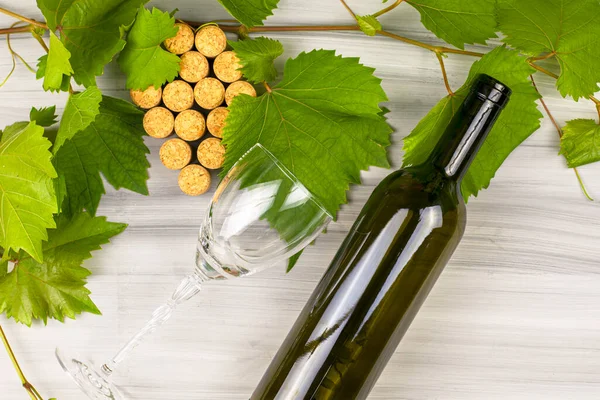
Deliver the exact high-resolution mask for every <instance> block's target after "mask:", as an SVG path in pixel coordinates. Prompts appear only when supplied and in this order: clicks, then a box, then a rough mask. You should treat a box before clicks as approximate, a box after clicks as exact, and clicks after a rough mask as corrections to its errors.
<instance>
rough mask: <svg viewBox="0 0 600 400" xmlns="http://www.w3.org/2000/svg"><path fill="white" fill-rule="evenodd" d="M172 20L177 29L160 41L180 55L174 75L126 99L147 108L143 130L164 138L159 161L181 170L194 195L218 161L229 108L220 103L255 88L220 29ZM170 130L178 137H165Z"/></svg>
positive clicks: (187, 189)
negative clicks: (172, 34)
mask: <svg viewBox="0 0 600 400" xmlns="http://www.w3.org/2000/svg"><path fill="white" fill-rule="evenodd" d="M177 26H178V28H179V31H178V33H177V35H176V36H175V37H173V38H171V39H168V40H166V41H165V42H164V46H165V48H166V49H167V50H168V51H170V52H171V53H174V54H177V55H180V57H181V64H180V65H181V68H180V71H179V79H176V80H174V81H173V82H171V83H168V84H167V85H165V86H164V87H162V88H159V89H156V88H154V87H149V88H148V89H146V90H143V91H141V90H137V91H136V90H132V91H131V99H132V100H133V102H134V103H135V104H136V105H137V106H139V107H141V108H144V109H146V110H147V111H146V114H145V115H144V129H145V130H146V132H147V133H148V135H150V136H152V137H153V138H157V139H167V138H168V140H166V141H165V142H164V143H163V145H162V146H161V148H160V160H161V162H162V163H163V164H164V166H165V167H167V168H169V169H171V170H180V172H179V178H178V184H179V187H180V188H181V190H182V191H183V192H184V193H185V194H187V195H190V196H198V195H201V194H203V193H206V192H207V191H208V190H209V188H210V185H211V176H210V173H209V171H207V169H211V170H212V169H219V168H221V167H222V166H223V161H224V157H225V148H224V147H223V145H222V144H221V138H222V132H223V127H224V123H225V118H226V117H227V114H228V113H229V111H228V109H227V108H226V107H225V106H224V103H225V104H226V105H227V106H229V105H230V104H231V101H232V100H233V99H234V98H235V97H236V96H237V95H239V94H242V93H244V94H247V95H250V96H254V97H256V90H255V89H254V87H253V86H252V85H251V84H250V83H248V82H246V81H243V80H241V79H242V73H241V72H240V71H239V68H240V67H241V66H240V65H239V59H238V58H237V56H236V55H235V53H234V52H233V51H228V50H227V37H226V36H225V33H224V32H223V30H221V29H220V28H219V27H218V26H216V25H206V26H203V27H200V28H199V29H198V31H197V32H195V33H194V30H193V29H192V28H191V27H190V26H188V25H187V24H184V23H177ZM206 131H208V132H209V133H210V135H209V134H207V133H206ZM173 133H175V135H176V136H177V137H175V138H169V137H170V136H171V135H172V134H173ZM194 156H195V157H194Z"/></svg>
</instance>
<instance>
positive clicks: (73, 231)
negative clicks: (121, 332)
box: [0, 213, 126, 326]
mask: <svg viewBox="0 0 600 400" xmlns="http://www.w3.org/2000/svg"><path fill="white" fill-rule="evenodd" d="M125 228H126V225H124V224H118V223H112V222H108V221H106V218H104V217H91V216H89V215H88V214H86V213H80V214H77V215H75V216H74V217H73V218H72V219H68V218H67V217H65V216H64V215H62V214H61V215H59V216H57V217H56V229H52V230H50V231H49V232H48V241H47V242H45V243H44V246H43V251H44V262H37V261H35V260H34V259H33V258H31V257H29V256H28V255H26V254H24V253H22V252H21V253H20V254H19V258H18V262H17V263H16V264H15V267H14V269H13V270H12V271H11V272H9V273H8V274H6V275H5V276H3V277H0V313H2V312H6V315H7V317H9V318H10V317H12V318H14V319H15V320H16V321H17V322H21V323H24V324H26V325H28V326H30V325H31V322H32V319H41V320H43V321H44V323H46V322H47V321H48V318H55V319H57V320H59V321H64V319H65V317H69V318H73V319H74V318H75V316H76V315H77V314H79V313H81V312H90V313H93V314H100V311H99V310H98V308H97V307H96V305H95V304H94V303H93V302H92V300H91V299H90V297H89V294H90V291H89V290H88V289H87V288H86V287H85V283H86V278H87V276H88V275H89V274H90V271H88V270H87V269H85V268H83V267H81V264H82V263H83V261H84V260H86V259H88V258H90V257H91V252H92V251H94V250H98V249H100V246H101V245H103V244H106V243H108V242H109V240H110V238H111V237H113V236H115V235H118V234H119V233H121V232H122V231H123V230H124V229H125Z"/></svg>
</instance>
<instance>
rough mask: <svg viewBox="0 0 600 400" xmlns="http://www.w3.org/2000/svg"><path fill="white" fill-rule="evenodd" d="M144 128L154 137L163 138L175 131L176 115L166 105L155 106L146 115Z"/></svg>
mask: <svg viewBox="0 0 600 400" xmlns="http://www.w3.org/2000/svg"><path fill="white" fill-rule="evenodd" d="M143 125H144V130H145V131H146V133H147V134H148V135H150V136H152V137H153V138H157V139H163V138H166V137H167V136H169V135H170V134H171V132H173V126H174V125H175V117H173V113H172V112H171V111H169V110H167V109H166V108H164V107H154V108H152V109H150V110H148V111H146V114H145V115H144V121H143Z"/></svg>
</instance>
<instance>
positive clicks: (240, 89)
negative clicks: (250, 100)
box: [225, 81, 256, 106]
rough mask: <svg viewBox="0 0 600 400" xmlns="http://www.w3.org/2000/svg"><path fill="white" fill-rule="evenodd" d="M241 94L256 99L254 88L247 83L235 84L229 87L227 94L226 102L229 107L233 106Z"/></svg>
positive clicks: (238, 82) (239, 82)
mask: <svg viewBox="0 0 600 400" xmlns="http://www.w3.org/2000/svg"><path fill="white" fill-rule="evenodd" d="M240 94H247V95H248V96H252V97H256V89H254V86H252V85H251V84H250V83H249V82H246V81H237V82H233V83H232V84H231V85H229V87H228V88H227V91H226V92H225V102H226V103H227V105H228V106H229V105H231V102H232V101H233V99H234V98H236V97H237V96H239V95H240Z"/></svg>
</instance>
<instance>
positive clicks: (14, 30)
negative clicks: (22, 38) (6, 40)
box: [0, 25, 32, 35]
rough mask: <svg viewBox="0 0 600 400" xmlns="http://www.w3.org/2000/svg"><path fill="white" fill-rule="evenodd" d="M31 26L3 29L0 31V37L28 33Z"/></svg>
mask: <svg viewBox="0 0 600 400" xmlns="http://www.w3.org/2000/svg"><path fill="white" fill-rule="evenodd" d="M31 28H32V26H31V25H27V26H21V27H17V28H4V29H0V35H10V34H13V33H28V32H31Z"/></svg>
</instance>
